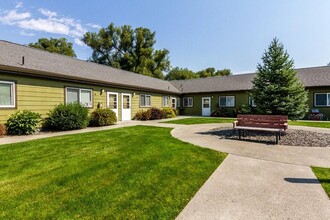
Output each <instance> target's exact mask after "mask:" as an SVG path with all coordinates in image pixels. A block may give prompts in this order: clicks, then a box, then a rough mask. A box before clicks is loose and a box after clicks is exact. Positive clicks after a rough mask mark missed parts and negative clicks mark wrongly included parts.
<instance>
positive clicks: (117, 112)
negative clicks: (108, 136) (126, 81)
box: [107, 92, 119, 120]
mask: <svg viewBox="0 0 330 220" xmlns="http://www.w3.org/2000/svg"><path fill="white" fill-rule="evenodd" d="M109 95H116V100H117V109H111V108H109V101H110V100H109ZM118 98H119V93H118V92H107V108H109V109H111V110H116V111H114V112H115V113H116V116H117V120H118V114H119V99H118Z"/></svg>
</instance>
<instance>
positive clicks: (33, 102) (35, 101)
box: [0, 72, 164, 123]
mask: <svg viewBox="0 0 330 220" xmlns="http://www.w3.org/2000/svg"><path fill="white" fill-rule="evenodd" d="M0 80H3V81H7V80H12V81H16V97H17V99H16V107H17V109H2V108H0V123H5V122H6V120H7V119H8V117H9V116H10V115H11V114H13V113H15V112H16V111H17V110H32V111H34V112H38V113H40V114H42V117H46V116H47V113H48V112H49V110H51V109H53V108H54V106H55V105H58V104H60V103H64V102H65V87H77V88H86V89H92V90H93V108H92V109H91V110H93V109H96V108H97V106H98V104H99V103H100V104H102V106H103V108H106V105H107V103H106V100H107V99H106V94H107V92H116V93H118V120H119V121H120V120H121V108H122V100H121V99H122V93H128V94H131V97H132V100H131V106H132V111H131V117H132V118H133V117H134V115H135V114H136V112H137V111H138V110H140V109H146V108H140V94H141V93H142V94H149V95H151V104H152V106H155V107H158V108H161V107H162V97H163V96H164V94H156V93H149V92H140V91H134V90H124V89H116V88H111V87H104V86H94V85H89V84H82V83H72V82H66V81H60V80H50V79H41V78H36V77H29V76H17V75H12V74H5V73H1V72H0ZM102 90H104V92H101V91H102Z"/></svg>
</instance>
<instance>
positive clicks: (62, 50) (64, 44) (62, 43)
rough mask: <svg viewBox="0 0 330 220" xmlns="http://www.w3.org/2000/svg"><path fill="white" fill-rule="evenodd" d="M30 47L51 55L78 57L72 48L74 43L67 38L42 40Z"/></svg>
mask: <svg viewBox="0 0 330 220" xmlns="http://www.w3.org/2000/svg"><path fill="white" fill-rule="evenodd" d="M29 47H34V48H38V49H42V50H46V51H48V52H51V53H58V54H63V55H66V56H70V57H76V53H75V52H74V50H73V48H72V43H70V42H68V41H67V39H65V38H50V39H48V38H40V39H39V40H38V42H36V43H30V44H29Z"/></svg>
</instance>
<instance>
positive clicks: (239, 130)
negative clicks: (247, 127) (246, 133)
mask: <svg viewBox="0 0 330 220" xmlns="http://www.w3.org/2000/svg"><path fill="white" fill-rule="evenodd" d="M238 139H239V140H241V129H238Z"/></svg>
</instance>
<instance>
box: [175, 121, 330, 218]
mask: <svg viewBox="0 0 330 220" xmlns="http://www.w3.org/2000/svg"><path fill="white" fill-rule="evenodd" d="M222 126H223V127H228V126H229V125H226V124H202V125H189V126H185V127H184V126H176V127H175V128H174V129H173V130H172V135H173V136H174V137H176V138H178V139H180V140H182V141H186V142H189V143H192V144H196V145H198V146H202V147H207V148H211V149H214V150H217V151H221V152H227V153H229V155H228V156H227V158H226V159H225V160H224V161H223V163H222V164H221V165H220V166H219V167H218V168H217V169H216V170H215V171H214V173H213V174H212V175H211V177H210V178H209V179H208V180H207V181H206V182H205V183H204V185H203V186H202V187H201V188H200V189H199V191H198V192H197V193H196V195H195V196H194V197H193V198H192V199H191V200H190V202H189V203H188V204H187V206H186V207H185V208H184V209H183V210H182V212H181V213H180V214H179V216H178V217H177V219H315V220H316V219H317V220H318V219H328V218H329V216H330V200H329V198H328V196H327V195H326V193H325V191H324V190H323V188H322V186H321V185H320V184H319V182H318V180H317V178H316V177H315V175H314V173H313V171H312V170H311V168H310V167H309V166H311V165H313V166H322V167H330V148H321V147H316V148H315V147H292V146H281V145H267V144H260V143H253V142H246V141H238V140H237V141H236V140H225V139H220V138H219V137H218V136H216V135H212V133H211V132H209V131H210V130H211V129H214V128H218V127H222ZM290 128H291V129H293V126H292V127H291V126H290ZM294 128H296V127H294ZM297 129H300V127H297ZM304 130H312V131H315V130H317V129H314V128H307V127H306V128H304ZM329 130H330V129H329ZM318 131H319V132H322V130H318ZM326 131H327V130H326ZM323 132H324V131H323ZM329 141H330V140H329Z"/></svg>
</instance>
